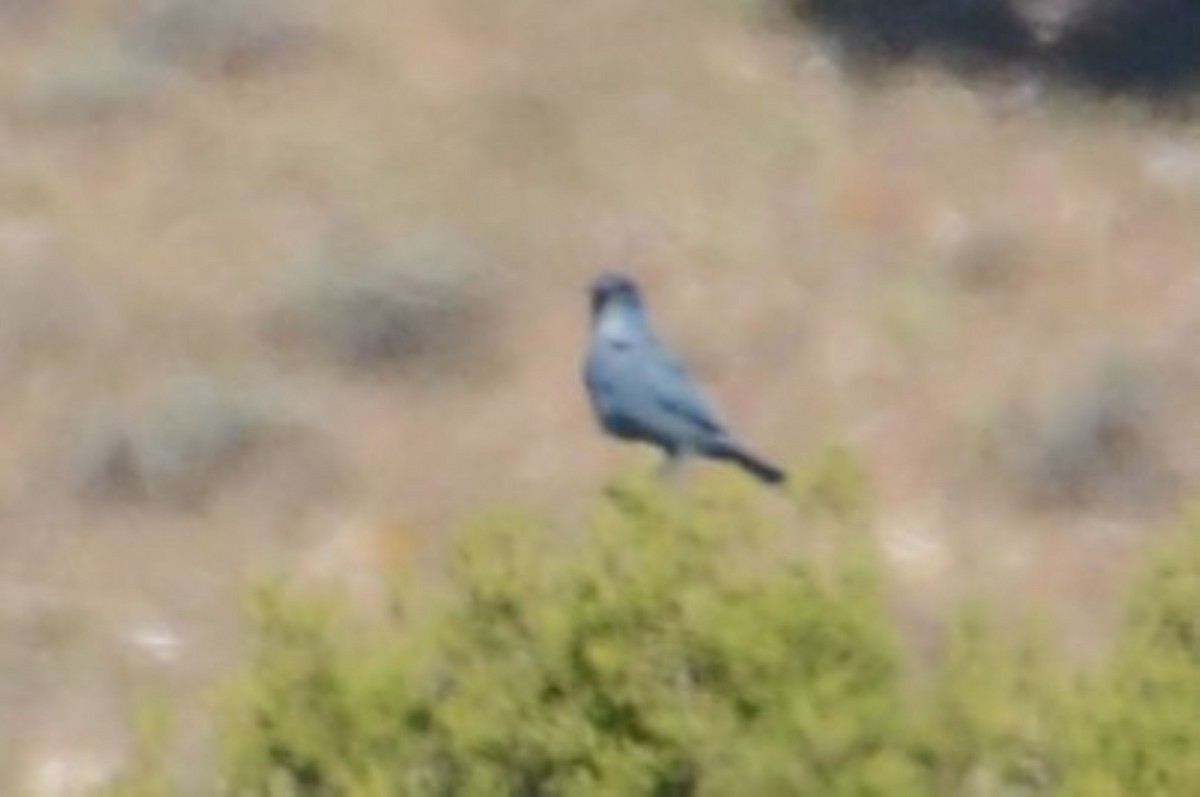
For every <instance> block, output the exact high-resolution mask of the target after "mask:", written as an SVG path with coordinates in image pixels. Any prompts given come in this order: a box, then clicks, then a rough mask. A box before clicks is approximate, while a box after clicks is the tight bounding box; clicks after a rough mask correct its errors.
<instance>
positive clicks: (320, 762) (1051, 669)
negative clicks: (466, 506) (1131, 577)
mask: <svg viewBox="0 0 1200 797" xmlns="http://www.w3.org/2000/svg"><path fill="white" fill-rule="evenodd" d="M826 464H827V465H828V466H829V473H827V474H825V475H821V474H820V473H818V472H817V471H819V470H821V468H822V467H824V466H820V465H818V466H814V468H815V469H814V470H813V472H812V474H810V476H811V478H807V477H806V478H805V479H803V480H801V481H800V484H801V486H800V487H797V488H796V490H797V492H798V493H800V494H797V495H796V496H794V497H795V498H796V501H795V503H794V505H793V506H792V507H791V508H790V509H789V510H788V512H787V513H783V514H789V515H790V516H791V517H792V518H793V520H792V521H789V522H785V523H776V522H768V521H767V520H766V519H764V518H765V516H766V513H764V512H761V511H756V510H755V509H754V507H755V506H758V507H760V509H761V508H762V507H763V504H760V503H759V502H758V501H757V500H751V499H749V498H748V497H747V496H746V495H745V494H743V493H742V492H740V488H738V487H737V486H736V485H730V484H727V483H720V484H717V485H716V487H715V488H714V489H712V490H708V491H704V492H702V494H701V495H699V496H696V495H692V496H680V495H677V494H674V493H670V492H667V491H663V490H662V489H660V488H658V487H655V486H652V485H649V484H645V483H642V482H637V481H622V482H619V483H617V484H616V485H614V486H613V487H611V488H610V489H608V490H607V491H606V493H605V494H604V496H603V497H602V498H601V499H600V500H599V501H598V505H597V507H596V509H595V511H594V512H593V514H592V516H591V517H590V519H589V521H588V522H586V523H584V524H581V527H580V528H574V527H568V528H563V527H561V525H555V524H548V523H542V522H540V521H537V520H534V519H530V518H528V517H524V516H521V515H517V514H496V515H493V516H490V517H487V518H484V519H481V520H479V521H478V522H476V523H474V524H472V525H471V526H470V527H468V528H466V529H464V530H462V532H461V533H460V535H459V537H458V540H457V543H456V544H455V546H454V550H453V554H452V557H451V564H450V567H449V568H448V569H449V574H450V578H449V579H448V582H449V583H448V584H445V585H443V586H444V589H440V590H438V591H437V592H438V597H436V598H433V597H430V589H429V588H428V587H426V588H424V589H422V590H405V589H398V590H397V594H398V595H399V596H401V597H398V598H397V601H396V605H395V610H394V611H393V612H392V613H390V614H389V615H388V616H387V617H386V618H384V619H382V620H380V619H376V620H373V621H368V620H365V619H362V618H359V617H356V616H355V615H354V614H353V613H351V612H349V611H347V610H345V609H343V608H341V607H340V606H339V604H338V602H337V601H336V600H335V599H333V598H332V597H331V596H322V595H314V594H312V593H305V592H300V591H296V590H291V589H287V588H281V587H271V588H266V589H262V590H260V591H259V592H257V593H256V594H255V596H254V599H253V601H252V615H253V621H254V622H253V627H254V629H255V632H254V645H253V650H252V655H251V659H250V661H249V662H248V664H247V666H246V668H245V669H244V671H243V672H242V673H241V675H240V676H239V677H238V678H237V680H236V681H235V682H234V683H233V684H231V686H230V687H229V688H228V689H227V691H226V692H225V693H224V695H223V698H224V699H223V702H222V703H221V710H220V712H219V717H218V728H219V736H220V741H221V745H222V757H221V759H220V762H219V771H220V777H221V784H220V792H221V793H223V794H227V795H236V796H237V797H242V796H246V797H249V796H250V795H270V796H271V797H275V796H276V795H286V796H287V797H308V796H311V797H316V796H317V795H321V796H322V797H326V796H328V797H341V796H344V797H384V796H385V795H386V796H388V797H392V796H394V795H422V796H423V795H466V796H467V797H470V796H471V795H489V796H490V795H514V796H517V795H519V796H522V797H524V796H533V795H584V796H585V797H586V796H587V795H656V796H658V795H661V796H664V797H665V796H668V795H670V796H674V795H680V796H688V797H690V796H692V795H696V796H703V795H735V794H753V795H765V796H766V797H771V796H772V795H833V796H834V797H837V796H838V795H864V796H865V795H889V796H891V795H898V796H899V797H903V796H904V795H947V796H949V795H956V796H957V795H1070V796H1071V797H1083V795H1089V797H1090V796H1093V795H1095V796H1098V797H1106V796H1108V795H1112V796H1113V797H1116V796H1117V795H1178V794H1190V793H1194V792H1196V789H1197V786H1198V784H1200V724H1198V723H1197V722H1196V710H1197V708H1200V619H1198V618H1200V515H1197V517H1196V518H1195V519H1193V521H1192V522H1190V523H1189V524H1187V529H1186V530H1185V532H1184V533H1182V534H1180V535H1178V537H1173V538H1172V539H1171V540H1170V541H1169V542H1168V543H1166V545H1165V547H1166V550H1165V551H1164V553H1163V555H1162V556H1161V557H1160V558H1159V559H1157V560H1156V561H1154V562H1153V563H1152V565H1151V567H1150V568H1149V569H1148V572H1147V575H1146V577H1145V579H1144V580H1143V581H1142V582H1141V583H1140V584H1138V585H1136V586H1135V589H1134V590H1133V593H1132V596H1131V599H1130V608H1129V612H1128V619H1127V622H1126V625H1125V627H1124V629H1123V631H1122V632H1121V634H1120V635H1119V638H1118V640H1117V642H1116V644H1115V647H1114V650H1113V654H1112V656H1111V658H1110V660H1109V661H1108V662H1106V663H1103V664H1101V665H1099V666H1096V667H1094V668H1092V669H1091V670H1090V671H1087V672H1079V671H1077V670H1075V669H1072V668H1069V667H1066V666H1064V665H1062V664H1061V663H1060V662H1058V661H1057V660H1056V658H1055V656H1054V655H1053V650H1052V646H1051V645H1050V644H1048V642H1047V640H1046V638H1045V635H1044V634H1043V635H1039V634H1036V633H1025V634H1018V635H1016V637H1015V638H1014V637H1013V635H1011V634H1005V633H1003V632H1002V631H1001V630H998V629H997V628H996V626H995V625H994V624H993V623H991V622H989V619H988V617H987V613H986V612H985V611H982V610H980V609H978V608H976V609H974V610H971V611H965V612H963V613H962V615H961V619H960V620H959V621H958V622H957V623H956V625H955V627H953V628H952V629H951V631H950V632H949V634H948V636H947V640H946V645H945V647H944V652H943V654H942V656H941V657H940V661H938V662H937V663H936V664H935V665H934V667H933V668H932V670H931V671H928V672H922V673H920V674H919V677H909V676H910V675H912V672H911V671H906V668H905V664H904V661H905V660H904V657H903V655H902V651H901V649H900V647H899V645H898V640H897V639H896V638H895V636H894V632H893V630H892V624H891V622H890V619H889V617H888V613H887V607H886V604H885V596H884V595H883V590H882V584H881V578H880V572H879V569H878V568H877V566H876V564H875V562H874V560H873V558H872V557H871V556H870V555H867V554H865V553H864V550H863V549H864V547H865V546H863V545H862V544H861V543H862V542H864V541H865V540H866V539H868V538H867V537H866V536H865V535H864V534H862V530H863V526H864V523H863V520H864V517H865V514H864V513H865V512H866V509H865V491H864V490H862V489H861V485H859V486H858V487H855V486H854V485H853V484H852V482H855V481H856V480H857V479H859V478H860V477H859V476H856V475H855V473H856V471H855V470H854V469H853V468H847V467H846V459H845V456H844V452H843V454H839V455H837V456H833V457H830V458H828V462H827V463H826ZM835 483H836V484H838V485H840V487H839V488H838V489H837V490H836V491H835V492H836V494H837V496H839V498H838V500H836V501H833V500H826V499H827V498H828V496H827V495H826V494H827V493H829V491H830V484H835ZM821 496H826V498H825V499H822V498H821ZM855 496H857V497H855ZM767 503H769V502H767ZM770 506H771V507H772V508H773V509H776V508H778V507H777V506H775V505H774V504H770ZM814 507H816V508H817V509H818V511H816V512H814ZM771 514H772V516H775V515H779V514H781V513H779V512H773V513H771ZM839 517H840V518H841V524H840V527H839V524H838V522H837V518H839ZM796 524H799V525H800V526H802V528H801V529H797V528H796ZM838 531H840V532H841V534H840V536H839V537H837V538H831V537H830V536H829V535H830V534H831V533H836V532H838ZM813 536H816V537H820V538H821V540H820V544H818V545H814V544H812V542H813V540H812V539H806V537H813ZM833 539H836V540H837V542H838V544H836V545H829V544H828V543H829V542H830V541H831V540H833ZM831 550H833V551H837V552H836V553H832V554H831V553H829V551H831ZM819 551H824V552H825V553H824V554H823V555H819V553H818V552H819ZM418 604H419V605H418ZM148 771H151V772H156V771H160V770H155V769H154V768H152V767H151V768H149V769H148ZM138 793H140V792H138ZM155 793H157V792H155Z"/></svg>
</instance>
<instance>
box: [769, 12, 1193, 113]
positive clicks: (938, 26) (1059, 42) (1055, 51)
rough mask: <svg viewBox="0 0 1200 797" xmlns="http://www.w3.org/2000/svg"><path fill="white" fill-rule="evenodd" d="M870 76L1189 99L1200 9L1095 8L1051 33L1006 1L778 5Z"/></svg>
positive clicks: (1155, 99) (1164, 99) (1158, 99)
mask: <svg viewBox="0 0 1200 797" xmlns="http://www.w3.org/2000/svg"><path fill="white" fill-rule="evenodd" d="M781 2H782V3H783V4H784V8H785V9H786V12H787V15H788V16H789V17H790V18H791V19H793V20H799V21H801V22H803V23H805V24H808V25H809V26H811V27H813V28H815V29H816V30H818V31H820V32H822V33H823V34H824V35H826V36H828V37H830V38H832V39H833V40H834V41H836V42H837V43H838V45H839V47H840V49H841V51H842V52H843V53H844V54H845V55H846V56H847V62H848V63H850V64H852V65H854V66H856V67H859V68H863V69H865V70H868V71H873V72H874V71H878V70H881V69H886V68H888V67H891V66H896V65H902V64H905V63H909V62H914V61H932V62H935V63H940V64H942V65H944V66H946V67H948V68H950V69H952V70H954V71H959V72H965V73H970V74H981V73H982V74H988V73H1004V72H1020V73H1023V74H1032V75H1037V76H1041V77H1045V78H1049V79H1051V80H1053V81H1055V82H1059V83H1062V84H1066V85H1070V86H1073V87H1075V88H1079V89H1083V90H1086V91H1092V92H1096V93H1100V94H1104V95H1110V96H1111V95H1117V96H1129V97H1133V98H1138V99H1147V100H1151V101H1153V102H1156V103H1159V102H1163V103H1170V102H1179V101H1182V100H1187V99H1189V98H1190V97H1191V96H1193V94H1194V92H1195V90H1196V89H1197V88H1200V2H1197V0H1093V1H1092V2H1090V3H1085V5H1084V6H1083V7H1082V10H1080V11H1078V12H1077V13H1076V14H1074V15H1073V16H1071V17H1069V18H1068V19H1067V20H1065V21H1063V22H1061V24H1059V25H1057V27H1055V26H1047V25H1045V24H1040V23H1041V21H1038V20H1034V19H1033V18H1031V16H1030V15H1029V14H1028V13H1024V14H1023V13H1021V12H1019V11H1018V10H1017V7H1016V6H1015V5H1014V4H1013V3H1012V2H1010V0H781Z"/></svg>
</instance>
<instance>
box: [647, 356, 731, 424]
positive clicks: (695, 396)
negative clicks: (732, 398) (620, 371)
mask: <svg viewBox="0 0 1200 797" xmlns="http://www.w3.org/2000/svg"><path fill="white" fill-rule="evenodd" d="M643 362H644V363H645V364H646V373H645V379H646V382H647V383H648V385H649V386H650V389H651V391H652V392H653V395H654V400H655V401H656V402H657V403H658V404H659V405H660V406H661V407H662V408H663V409H664V410H666V411H667V412H669V413H671V414H672V415H678V416H681V417H683V418H685V419H687V420H688V421H690V422H691V423H694V424H696V425H697V426H699V427H700V428H702V429H704V430H705V431H709V432H723V431H724V428H725V424H724V423H723V422H722V420H721V417H720V415H719V414H718V413H717V411H716V408H715V407H713V405H712V403H711V402H710V401H709V400H708V397H707V396H705V395H704V392H703V391H702V390H701V389H700V387H699V385H697V384H696V382H695V380H693V379H692V376H691V374H689V373H688V371H687V369H686V368H685V367H684V365H683V363H681V362H680V361H679V359H678V358H677V357H675V356H674V355H673V354H672V353H671V352H669V351H667V350H666V349H665V348H664V347H663V346H662V345H661V344H660V345H655V346H653V347H652V349H651V351H648V352H647V356H646V357H644V358H643Z"/></svg>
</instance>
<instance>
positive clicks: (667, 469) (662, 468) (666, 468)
mask: <svg viewBox="0 0 1200 797" xmlns="http://www.w3.org/2000/svg"><path fill="white" fill-rule="evenodd" d="M681 465H683V452H681V451H667V452H666V457H664V458H663V461H662V464H661V465H659V466H658V478H660V479H662V480H663V481H665V482H669V483H673V482H675V481H676V480H677V479H678V477H679V470H680V466H681Z"/></svg>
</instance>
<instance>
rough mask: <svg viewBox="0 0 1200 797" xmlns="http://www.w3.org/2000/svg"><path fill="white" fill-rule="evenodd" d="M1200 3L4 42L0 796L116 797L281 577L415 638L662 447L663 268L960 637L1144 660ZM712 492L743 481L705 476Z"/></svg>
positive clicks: (454, 14) (743, 393)
mask: <svg viewBox="0 0 1200 797" xmlns="http://www.w3.org/2000/svg"><path fill="white" fill-rule="evenodd" d="M1197 30H1200V11H1198V10H1197V9H1196V8H1195V7H1194V6H1193V5H1192V4H1190V3H1185V2H1172V1H1170V0H1153V1H1151V0H1142V1H1141V2H1133V1H1132V0H1130V1H1129V2H1123V0H976V2H961V1H960V0H921V2H898V1H897V2H892V3H888V2H872V1H871V0H792V2H787V3H785V2H770V0H656V2H654V3H646V2H632V1H631V0H584V1H583V2H575V3H566V4H564V3H558V2H552V0H408V1H407V2H403V3H396V2H389V1H387V0H355V1H354V2H341V3H335V2H332V1H331V0H91V2H87V3H79V2H70V0H3V2H0V41H2V48H0V52H2V55H0V59H2V60H0V63H2V64H3V68H2V69H0V378H2V381H0V385H2V389H0V443H2V444H0V791H3V792H4V793H6V794H30V795H69V794H70V795H73V794H86V793H89V789H92V788H93V787H94V786H95V785H96V784H98V783H101V782H103V781H104V780H105V779H106V778H107V777H109V776H110V774H111V773H112V772H113V771H115V770H116V769H117V768H118V767H119V766H120V764H121V762H122V758H123V756H125V755H126V754H127V751H128V748H129V740H128V738H127V737H128V717H129V714H130V707H131V706H132V705H134V704H135V703H136V702H137V700H138V699H139V697H140V696H141V695H143V694H144V693H145V692H146V691H148V690H150V691H159V692H165V693H167V694H169V695H171V697H172V700H173V702H174V703H176V704H177V706H178V715H179V723H178V724H179V727H180V738H181V742H180V744H181V746H182V747H183V748H184V755H185V756H186V755H188V754H189V753H188V751H189V750H190V751H191V753H190V754H191V755H194V756H196V757H197V759H199V758H200V757H202V756H203V755H205V753H204V750H205V743H204V734H205V730H204V729H205V722H206V720H205V712H206V694H207V692H206V689H207V687H208V686H209V685H211V684H212V683H213V681H214V680H215V679H217V678H219V677H220V676H221V675H222V674H223V673H224V672H226V671H227V670H228V669H229V667H230V666H231V665H232V663H233V662H234V661H236V659H237V656H238V651H239V635H240V630H239V629H240V615H239V606H240V602H241V599H242V596H243V591H244V588H245V587H246V585H248V584H250V583H253V582H254V581H255V580H258V579H262V578H263V577H265V576H272V575H279V576H284V577H287V578H295V579H301V580H312V581H314V582H322V583H333V584H337V585H338V586H339V587H340V588H344V589H345V590H346V591H347V592H348V593H349V594H351V595H352V596H355V597H356V599H360V600H362V601H364V602H371V601H372V600H376V599H378V596H379V594H380V591H381V590H382V589H383V580H384V575H383V574H384V572H385V570H386V568H387V567H388V566H389V565H390V564H393V563H396V562H402V561H410V562H411V561H424V560H426V559H427V560H428V561H429V562H430V563H431V565H433V566H436V562H437V558H438V555H439V551H440V547H439V546H440V544H441V542H442V540H443V539H444V538H445V536H446V534H447V533H448V530H452V529H453V528H454V526H455V524H456V523H457V522H458V521H460V520H461V519H463V518H464V517H466V516H468V515H470V514H472V513H475V512H477V511H479V510H480V509H484V508H487V507H491V506H496V505H507V504H520V505H526V506H531V507H534V508H536V510H538V511H540V512H545V513H549V514H551V515H561V516H571V515H572V513H576V512H578V511H579V510H580V508H581V507H582V506H583V505H584V504H585V503H586V502H587V501H588V499H589V498H590V497H591V496H593V495H594V494H595V492H596V491H597V489H599V488H600V486H601V485H603V484H604V483H605V482H606V480H607V479H609V478H610V477H611V476H612V475H613V474H614V473H615V472H617V471H618V470H619V469H621V468H632V469H639V468H642V469H652V468H653V467H655V464H656V458H655V456H654V454H653V453H651V452H649V451H639V450H638V449H636V448H632V447H626V446H619V445H616V444H614V443H611V442H610V441H607V440H605V439H603V438H602V437H601V436H600V435H599V434H598V432H597V431H596V429H595V428H594V423H593V421H592V418H591V415H590V411H589V410H588V408H587V406H586V403H585V400H584V398H583V394H582V391H581V388H580V383H579V376H578V374H579V356H580V352H581V349H582V346H583V342H584V339H585V336H586V323H587V317H586V303H585V288H586V285H587V283H588V282H589V280H590V279H591V278H592V276H593V275H595V274H596V273H597V272H598V271H600V270H603V269H608V268H614V267H619V268H621V269H623V270H626V271H629V272H630V273H632V274H635V275H636V276H637V277H638V278H639V279H640V280H641V281H642V282H643V284H644V288H645V290H646V292H647V298H648V301H649V303H650V305H651V308H652V310H653V312H654V313H655V315H656V317H657V319H658V324H659V326H660V329H661V331H662V333H663V334H664V336H665V337H667V338H668V339H670V340H671V341H673V342H674V343H676V344H677V345H678V346H679V347H680V348H681V349H682V351H683V352H684V353H685V354H686V356H687V359H688V360H689V362H690V363H691V364H692V366H693V369H694V371H695V372H696V373H697V375H698V376H699V377H700V378H701V379H702V380H703V381H704V382H705V383H706V384H707V385H709V386H710V389H711V391H712V393H713V394H714V396H715V397H716V399H717V401H718V403H719V404H720V405H721V406H722V407H723V409H724V410H725V412H726V414H727V415H728V416H729V417H730V418H731V419H732V422H733V425H734V427H735V428H737V429H738V430H739V431H740V432H742V433H743V434H744V436H745V437H746V439H747V440H749V441H751V442H753V443H755V444H756V445H757V447H758V448H760V449H762V450H763V451H764V452H766V453H768V454H770V455H771V456H773V457H775V458H777V459H780V460H783V461H785V462H788V461H799V460H801V459H802V458H803V457H805V456H806V455H808V454H810V453H811V452H812V451H813V450H815V449H818V448H820V447H822V446H826V445H830V444H844V445H847V446H849V447H851V448H852V449H853V451H854V452H855V453H856V454H857V455H858V456H859V457H861V459H862V461H863V463H864V465H865V467H866V469H867V471H868V473H869V474H870V477H871V480H872V483H873V484H874V488H875V491H876V495H877V498H878V507H877V518H876V527H875V533H876V535H877V539H878V541H879V544H880V549H881V550H882V551H883V552H884V557H885V561H886V563H887V566H888V572H889V577H890V578H891V579H892V581H893V582H894V584H895V601H896V605H897V612H898V614H899V616H900V617H901V620H902V623H903V625H904V628H905V629H906V633H908V634H909V635H910V636H911V637H912V638H913V639H914V640H915V641H917V642H918V643H919V642H920V641H921V640H922V639H923V638H925V637H926V636H927V635H929V634H930V633H932V632H934V631H936V629H937V628H938V624H939V622H940V621H941V620H942V619H943V618H944V616H945V612H946V610H947V608H948V607H952V606H954V605H956V603H955V602H956V601H957V600H959V599H960V598H961V597H963V596H964V595H972V596H975V595H979V594H983V595H990V596H994V597H998V598H1001V599H1002V600H1001V601H999V602H1000V603H1002V604H1003V605H1004V606H1005V607H1008V608H1013V609H1022V608H1029V607H1037V609H1038V611H1041V612H1044V613H1045V615H1046V616H1047V617H1048V618H1049V619H1050V621H1051V623H1052V626H1053V628H1054V629H1055V632H1056V633H1057V635H1058V636H1059V637H1060V638H1061V639H1062V640H1063V642H1064V646H1065V647H1066V649H1067V650H1068V651H1070V653H1071V654H1072V655H1073V656H1077V657H1079V658H1080V660H1086V659H1087V658H1088V657H1089V656H1093V655H1095V654H1096V653H1097V652H1098V651H1101V650H1103V648H1104V644H1105V641H1106V638H1107V635H1108V634H1109V633H1110V631H1111V628H1112V625H1113V620H1114V613H1115V611H1116V609H1117V608H1118V599H1119V598H1120V596H1121V593H1122V590H1123V588H1124V586H1125V584H1126V581H1127V578H1126V577H1127V575H1128V573H1129V571H1130V568H1131V566H1133V565H1134V564H1136V563H1137V561H1138V558H1139V557H1138V554H1139V552H1140V551H1141V550H1142V549H1143V548H1144V547H1145V545H1146V544H1147V542H1149V541H1152V540H1153V538H1154V537H1155V535H1156V534H1157V533H1159V532H1160V531H1161V530H1162V529H1164V528H1166V527H1167V526H1168V525H1169V523H1170V521H1171V519H1172V518H1173V517H1174V516H1175V514H1176V512H1177V510H1178V507H1179V504H1180V501H1181V499H1182V498H1184V497H1185V496H1187V495H1188V494H1189V493H1190V492H1193V485H1194V484H1195V483H1196V481H1197V479H1198V478H1200V459H1198V456H1200V455H1198V454H1197V453H1196V451H1197V449H1196V446H1195V445H1194V443H1193V441H1194V440H1195V439H1196V438H1197V435H1200V402H1197V401H1196V400H1195V396H1196V395H1197V393H1198V391H1200V361H1198V360H1197V357H1196V355H1195V351H1196V350H1197V345H1198V344H1200V282H1198V281H1197V276H1198V275H1197V271H1196V267H1197V260H1196V258H1197V253H1200V224H1197V223H1196V220H1197V219H1200V123H1197V121H1196V119H1195V116H1194V114H1193V113H1192V112H1191V111H1192V106H1193V99H1192V96H1191V94H1190V93H1189V91H1190V89H1191V87H1192V86H1193V84H1194V83H1195V82H1196V78H1197V76H1198V75H1200V41H1198V39H1200V34H1197V32H1196V31H1197ZM696 467H697V468H707V467H710V466H709V465H697V466H696Z"/></svg>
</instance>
